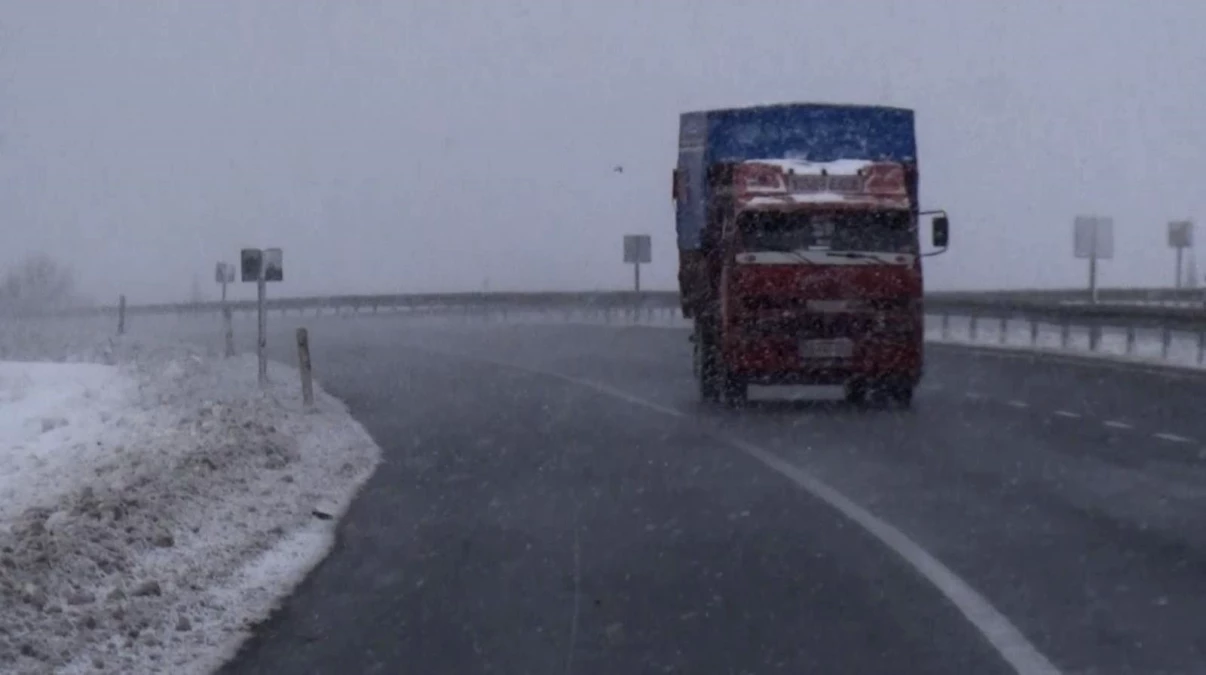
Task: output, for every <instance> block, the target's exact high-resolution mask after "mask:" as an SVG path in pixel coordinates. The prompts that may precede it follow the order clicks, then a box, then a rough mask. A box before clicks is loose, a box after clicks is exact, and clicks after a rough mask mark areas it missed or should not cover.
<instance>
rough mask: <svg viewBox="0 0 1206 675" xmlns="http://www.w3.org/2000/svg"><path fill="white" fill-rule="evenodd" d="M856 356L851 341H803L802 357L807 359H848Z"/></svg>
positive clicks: (801, 342)
mask: <svg viewBox="0 0 1206 675" xmlns="http://www.w3.org/2000/svg"><path fill="white" fill-rule="evenodd" d="M853 355H854V343H853V342H852V341H850V340H845V339H839V340H801V341H800V356H802V357H804V358H806V359H848V358H850V357H851V356H853Z"/></svg>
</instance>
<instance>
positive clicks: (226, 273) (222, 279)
mask: <svg viewBox="0 0 1206 675" xmlns="http://www.w3.org/2000/svg"><path fill="white" fill-rule="evenodd" d="M234 280H235V268H234V265H231V264H230V263H224V262H220V263H218V264H217V265H216V266H215V267H214V281H215V282H217V283H219V284H229V283H232V282H234Z"/></svg>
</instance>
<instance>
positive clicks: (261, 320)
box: [239, 248, 285, 386]
mask: <svg viewBox="0 0 1206 675" xmlns="http://www.w3.org/2000/svg"><path fill="white" fill-rule="evenodd" d="M239 258H240V265H241V267H242V272H243V281H244V282H245V283H248V282H253V281H254V282H255V297H256V319H257V321H256V324H257V327H258V330H257V333H258V335H257V339H256V357H257V358H258V360H259V381H260V386H264V385H266V384H268V311H267V308H266V306H265V305H266V301H267V297H268V282H269V281H283V280H284V278H285V275H284V265H283V255H282V253H281V249H279V248H269V249H264V250H261V249H258V248H245V249H243V251H242V252H241V254H240V256H239Z"/></svg>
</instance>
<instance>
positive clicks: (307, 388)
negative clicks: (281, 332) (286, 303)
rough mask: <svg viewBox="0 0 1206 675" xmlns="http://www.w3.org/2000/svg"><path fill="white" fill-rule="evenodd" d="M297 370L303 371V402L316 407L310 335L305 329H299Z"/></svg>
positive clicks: (308, 406)
mask: <svg viewBox="0 0 1206 675" xmlns="http://www.w3.org/2000/svg"><path fill="white" fill-rule="evenodd" d="M297 369H298V370H299V371H301V386H302V402H303V403H305V404H306V407H307V408H311V407H313V406H314V380H313V371H312V368H311V365H310V335H309V333H308V332H307V331H306V329H305V328H298V329H297Z"/></svg>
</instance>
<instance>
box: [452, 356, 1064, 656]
mask: <svg viewBox="0 0 1206 675" xmlns="http://www.w3.org/2000/svg"><path fill="white" fill-rule="evenodd" d="M428 351H431V350H428ZM446 355H448V356H459V357H461V358H469V359H474V360H477V361H482V362H485V363H491V364H494V365H496V366H501V367H504V368H511V369H514V370H519V371H524V372H527V373H531V374H533V375H541V376H544V377H550V378H554V379H558V380H561V381H563V382H569V383H571V384H576V385H578V386H580V387H585V388H587V389H593V390H594V391H597V392H599V393H602V394H606V395H608V396H611V397H613V398H616V399H619V400H621V401H625V402H627V403H631V404H632V405H635V406H638V407H641V408H645V409H647V410H653V411H655V412H660V413H662V414H664V415H669V416H670V417H676V418H680V419H681V418H685V417H687V414H686V413H684V412H682V411H681V410H677V409H675V408H669V407H667V406H664V405H661V404H658V403H654V402H653V401H649V400H646V399H643V398H640V397H638V396H634V395H632V394H629V393H628V392H626V391H624V390H622V389H617V388H615V387H612V386H609V385H606V384H603V383H601V382H595V381H594V380H587V379H582V378H578V377H573V376H571V375H562V374H561V373H555V372H551V371H547V370H541V369H538V368H532V367H529V366H521V365H517V364H513V363H505V362H502V361H495V360H493V359H488V358H485V357H480V356H470V355H465V354H446ZM712 435H713V436H714V437H716V438H719V439H720V440H723V441H725V442H728V443H729V444H731V445H733V446H734V447H736V448H738V449H740V450H742V451H743V452H745V453H746V454H748V455H749V456H751V457H753V458H754V459H757V460H758V461H760V462H762V463H763V464H764V465H765V466H766V467H767V468H769V469H771V470H773V471H775V472H776V473H778V474H779V475H781V476H783V477H784V478H787V479H788V480H790V481H792V482H793V483H795V484H796V485H797V486H799V487H800V488H802V489H803V490H804V491H805V492H808V493H809V494H811V495H812V496H814V497H816V498H817V499H820V500H821V501H823V502H825V503H826V504H828V505H829V506H830V507H832V508H833V509H835V510H837V511H838V512H839V513H841V514H842V515H844V516H846V517H847V518H848V519H850V520H852V521H854V522H855V523H856V524H858V525H859V526H861V527H862V528H863V529H864V530H866V531H867V533H868V534H870V535H871V536H873V537H875V538H876V539H878V540H879V541H880V542H881V543H882V544H883V545H884V546H887V547H888V548H889V549H891V550H892V552H894V553H896V555H898V556H900V558H901V559H902V560H904V561H905V562H906V563H907V564H908V565H909V566H911V567H912V568H913V569H914V570H916V571H917V572H918V573H919V574H920V575H921V576H922V577H924V578H925V579H926V580H927V581H929V582H930V583H931V584H932V585H933V586H934V588H936V589H938V592H939V593H941V594H942V595H943V596H945V597H946V599H947V600H949V601H950V602H951V604H953V605H954V606H955V607H956V608H958V610H959V612H960V613H961V614H963V616H964V618H966V619H967V620H968V622H969V623H971V625H972V626H974V627H975V628H976V630H978V631H980V634H981V635H983V636H984V638H985V639H986V640H988V642H989V644H991V645H992V646H993V648H994V649H996V651H997V653H998V654H999V655H1000V656H1001V658H1002V659H1004V660H1005V662H1006V663H1008V664H1009V665H1010V666H1012V667H1013V669H1014V671H1015V672H1017V673H1018V675H1061V674H1060V671H1059V669H1058V668H1056V667H1055V664H1053V663H1051V661H1050V660H1049V659H1047V657H1046V656H1043V654H1042V652H1040V651H1039V650H1038V648H1037V647H1035V646H1034V645H1033V644H1031V643H1030V641H1029V640H1027V639H1026V636H1025V635H1022V631H1020V630H1018V628H1017V626H1014V625H1013V623H1012V622H1010V620H1009V619H1008V618H1007V617H1006V616H1005V615H1004V614H1002V613H1001V612H1000V610H998V609H997V608H996V607H993V606H992V603H990V602H989V601H988V599H987V598H985V597H984V596H982V595H980V593H979V592H977V591H976V589H974V588H972V587H971V585H970V584H968V583H967V582H966V581H964V580H963V579H962V578H961V577H959V575H957V574H955V573H954V572H953V571H952V570H951V569H950V568H949V567H947V566H946V565H943V564H942V562H941V561H939V560H938V559H937V558H935V557H934V556H933V555H931V554H930V553H929V552H928V551H926V550H925V549H924V548H922V547H921V545H920V544H918V543H917V542H915V541H913V540H912V539H910V538H909V537H908V535H906V534H905V533H904V532H901V531H900V530H898V529H896V528H895V527H894V526H892V525H891V524H889V523H888V522H887V521H884V520H880V519H879V518H878V517H877V516H875V515H874V514H873V513H871V512H870V511H868V510H867V509H865V508H863V507H861V506H859V505H858V504H856V503H855V502H853V501H851V500H850V498H848V497H846V496H845V495H844V494H842V493H841V492H838V491H837V490H836V489H834V488H832V487H830V486H829V485H828V484H826V483H824V482H822V481H821V480H820V479H818V478H816V477H815V476H813V475H812V474H810V473H808V472H807V471H805V470H803V469H801V468H799V467H797V466H795V465H793V464H791V463H789V462H787V461H786V460H784V459H781V458H780V457H778V456H776V455H775V454H773V453H771V452H769V451H767V450H764V449H762V448H760V447H758V446H756V445H754V444H752V443H747V442H745V441H742V440H740V439H736V438H731V437H727V436H716V435H715V434H712Z"/></svg>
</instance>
